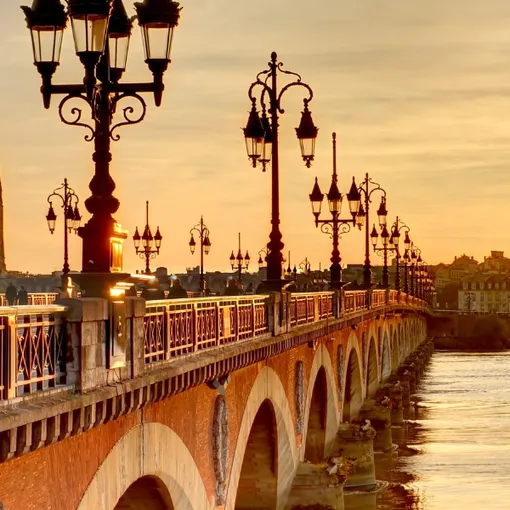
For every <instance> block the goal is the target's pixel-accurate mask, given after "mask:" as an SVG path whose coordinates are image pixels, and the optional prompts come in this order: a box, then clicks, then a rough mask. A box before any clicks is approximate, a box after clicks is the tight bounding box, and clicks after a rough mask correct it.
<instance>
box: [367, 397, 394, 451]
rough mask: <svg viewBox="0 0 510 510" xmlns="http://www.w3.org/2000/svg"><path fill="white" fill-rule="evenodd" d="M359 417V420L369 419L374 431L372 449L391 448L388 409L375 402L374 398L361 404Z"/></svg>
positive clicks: (385, 449)
mask: <svg viewBox="0 0 510 510" xmlns="http://www.w3.org/2000/svg"><path fill="white" fill-rule="evenodd" d="M359 417H360V419H361V420H364V419H366V420H370V425H371V426H372V427H373V428H374V430H375V432H376V434H375V437H374V451H375V452H387V451H389V450H391V448H392V444H393V437H392V434H391V411H390V409H389V408H388V407H386V406H383V405H380V404H377V403H376V402H375V401H374V400H369V401H366V402H365V404H363V407H362V408H361V411H360V415H359Z"/></svg>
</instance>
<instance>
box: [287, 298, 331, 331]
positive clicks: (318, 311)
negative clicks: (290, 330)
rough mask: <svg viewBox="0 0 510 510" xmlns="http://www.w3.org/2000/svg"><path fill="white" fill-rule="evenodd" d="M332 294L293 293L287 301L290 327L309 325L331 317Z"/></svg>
mask: <svg viewBox="0 0 510 510" xmlns="http://www.w3.org/2000/svg"><path fill="white" fill-rule="evenodd" d="M333 296H334V292H295V293H292V294H290V297H289V300H288V316H289V318H290V325H291V326H299V325H301V324H309V323H312V322H317V321H319V320H322V319H326V318H328V317H333V313H334V310H333Z"/></svg>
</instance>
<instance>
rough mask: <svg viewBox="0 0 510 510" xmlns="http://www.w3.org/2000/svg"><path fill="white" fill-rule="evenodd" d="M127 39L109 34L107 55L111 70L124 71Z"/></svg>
mask: <svg viewBox="0 0 510 510" xmlns="http://www.w3.org/2000/svg"><path fill="white" fill-rule="evenodd" d="M129 39H130V37H129V35H125V34H109V36H108V53H109V55H110V67H111V68H112V69H122V70H125V69H126V65H127V58H128V51H129Z"/></svg>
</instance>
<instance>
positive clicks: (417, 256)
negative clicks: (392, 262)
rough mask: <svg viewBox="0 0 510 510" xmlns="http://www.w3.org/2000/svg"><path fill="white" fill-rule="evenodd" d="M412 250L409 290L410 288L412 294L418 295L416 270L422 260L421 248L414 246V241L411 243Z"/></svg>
mask: <svg viewBox="0 0 510 510" xmlns="http://www.w3.org/2000/svg"><path fill="white" fill-rule="evenodd" d="M410 252H411V255H410V259H411V265H410V268H411V287H410V289H409V290H410V293H411V296H416V292H417V285H416V283H417V282H416V272H417V270H418V267H419V262H421V250H420V249H419V248H418V247H417V246H414V244H413V243H411V248H410Z"/></svg>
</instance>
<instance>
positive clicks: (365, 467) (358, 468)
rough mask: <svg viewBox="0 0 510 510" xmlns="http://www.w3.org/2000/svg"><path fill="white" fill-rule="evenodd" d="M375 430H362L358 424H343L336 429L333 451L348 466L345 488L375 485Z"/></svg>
mask: <svg viewBox="0 0 510 510" xmlns="http://www.w3.org/2000/svg"><path fill="white" fill-rule="evenodd" d="M375 435H376V432H375V430H374V429H373V428H372V427H369V428H368V429H367V430H362V429H361V427H360V425H359V424H351V423H343V424H341V425H340V427H339V429H338V433H337V436H336V448H335V450H336V451H338V452H339V454H340V455H341V456H342V457H343V458H344V459H346V460H347V461H348V462H349V463H350V464H351V466H350V469H348V470H347V471H349V473H348V474H347V479H346V481H345V484H344V486H345V487H363V486H370V485H375V484H376V480H375V463H374V437H375Z"/></svg>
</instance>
